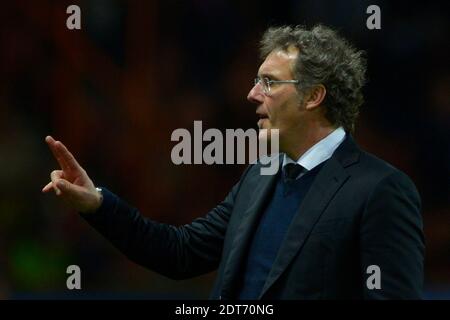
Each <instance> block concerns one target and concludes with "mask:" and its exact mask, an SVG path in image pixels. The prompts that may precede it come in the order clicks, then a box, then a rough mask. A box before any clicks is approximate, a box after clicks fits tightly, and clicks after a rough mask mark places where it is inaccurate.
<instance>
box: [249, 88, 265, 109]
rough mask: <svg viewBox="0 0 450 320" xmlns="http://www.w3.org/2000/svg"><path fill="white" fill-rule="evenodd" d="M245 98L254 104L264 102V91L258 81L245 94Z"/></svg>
mask: <svg viewBox="0 0 450 320" xmlns="http://www.w3.org/2000/svg"><path fill="white" fill-rule="evenodd" d="M247 100H248V101H250V102H251V103H255V104H261V103H263V102H264V92H263V90H262V86H261V84H260V83H257V84H255V85H254V86H253V88H252V89H251V90H250V92H249V93H248V95H247Z"/></svg>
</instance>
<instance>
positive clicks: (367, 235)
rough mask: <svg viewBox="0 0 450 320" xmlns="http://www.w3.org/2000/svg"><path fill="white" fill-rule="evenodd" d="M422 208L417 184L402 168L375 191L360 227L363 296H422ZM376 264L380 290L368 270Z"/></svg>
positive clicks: (386, 297) (372, 270) (389, 297)
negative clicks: (415, 184) (401, 170)
mask: <svg viewBox="0 0 450 320" xmlns="http://www.w3.org/2000/svg"><path fill="white" fill-rule="evenodd" d="M420 207H421V204H420V196H419V194H418V192H417V190H416V188H415V186H414V184H413V183H412V181H411V180H410V179H409V178H408V177H407V176H406V175H405V174H403V173H401V172H399V171H396V172H394V173H392V174H390V175H388V176H387V177H385V178H384V179H382V180H381V181H380V182H379V183H378V185H377V186H376V187H375V189H374V190H373V192H372V194H371V195H370V197H369V199H368V201H367V204H366V208H365V210H364V213H363V216H362V219H361V229H360V250H361V263H362V273H363V274H362V279H363V282H364V283H363V288H364V298H366V299H421V298H422V290H423V278H424V270H423V268H424V266H423V265H424V250H425V241H424V235H423V222H422V215H421V211H420ZM373 265H375V266H378V267H379V271H380V276H381V278H380V280H381V281H380V285H381V288H379V289H378V288H376V287H374V286H373V285H374V284H375V285H376V278H374V275H375V274H376V271H374V269H371V268H369V271H368V267H369V266H373ZM368 282H369V283H370V284H371V285H370V284H369V286H368ZM369 287H370V288H372V289H370V288H369Z"/></svg>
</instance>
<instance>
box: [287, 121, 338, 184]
mask: <svg viewBox="0 0 450 320" xmlns="http://www.w3.org/2000/svg"><path fill="white" fill-rule="evenodd" d="M344 139H345V130H344V128H342V127H339V128H337V129H335V130H334V131H333V132H332V133H330V134H329V135H328V136H326V137H325V138H323V139H322V140H320V141H319V142H317V143H316V144H315V145H313V146H312V147H311V148H309V149H308V150H307V151H306V152H305V153H304V154H302V155H301V156H300V158H299V159H298V160H297V161H294V160H292V159H291V158H290V157H289V156H288V155H286V154H284V157H283V169H284V166H285V165H287V164H288V163H298V164H299V165H301V166H302V167H303V168H305V169H306V170H308V171H310V170H312V169H314V168H315V167H317V166H318V165H319V164H321V163H322V162H324V161H325V160H328V159H329V158H331V156H332V155H333V152H334V151H335V150H336V149H337V147H339V145H340V144H341V143H342V141H344ZM305 173H306V172H303V173H302V174H300V175H299V176H298V177H297V179H298V178H300V177H301V176H302V175H303V174H305Z"/></svg>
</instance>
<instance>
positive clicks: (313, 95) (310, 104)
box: [305, 84, 327, 110]
mask: <svg viewBox="0 0 450 320" xmlns="http://www.w3.org/2000/svg"><path fill="white" fill-rule="evenodd" d="M326 94H327V89H326V88H325V86H324V85H323V84H318V85H315V86H314V87H312V88H311V89H310V90H309V92H308V94H307V95H306V97H305V98H306V99H305V109H306V110H314V109H316V108H317V107H319V106H320V105H321V104H322V102H323V101H324V100H325V95H326Z"/></svg>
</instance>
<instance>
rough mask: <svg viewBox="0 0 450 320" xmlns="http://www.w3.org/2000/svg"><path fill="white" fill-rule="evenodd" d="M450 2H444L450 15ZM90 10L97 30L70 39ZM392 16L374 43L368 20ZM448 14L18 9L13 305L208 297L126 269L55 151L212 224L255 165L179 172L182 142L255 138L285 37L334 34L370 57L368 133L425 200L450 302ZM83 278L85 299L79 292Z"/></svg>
mask: <svg viewBox="0 0 450 320" xmlns="http://www.w3.org/2000/svg"><path fill="white" fill-rule="evenodd" d="M442 3H444V2H442ZM71 4H77V5H79V6H80V7H81V12H82V30H79V31H76V30H73V31H71V30H68V29H67V28H66V19H67V17H68V14H66V8H67V7H68V6H69V5H71ZM371 4H377V5H379V6H380V8H381V26H382V29H381V30H368V29H367V27H366V19H367V17H368V16H369V15H368V14H366V8H367V7H368V6H369V5H371ZM447 12H448V11H446V9H445V8H444V7H443V6H442V5H441V4H440V3H439V2H434V3H433V2H431V1H425V2H423V3H422V4H414V3H412V2H397V1H396V2H395V4H394V3H393V1H389V2H388V1H362V0H351V1H350V0H346V1H318V0H307V1H301V0H299V1H292V0H290V1H267V0H264V1H253V0H252V1H225V0H195V1H193V0H191V1H174V0H166V1H144V0H142V1H137V0H136V1H118V0H116V1H113V0H91V1H50V0H40V1H20V0H19V1H9V2H5V3H3V2H2V3H1V12H0V21H1V22H0V133H1V134H0V298H4V299H9V298H61V297H63V298H64V297H69V298H76V297H85V298H97V297H99V298H115V297H120V298H206V297H207V296H208V293H209V290H210V288H211V285H212V281H213V278H214V274H209V275H205V276H203V277H199V278H195V279H192V280H188V281H181V282H177V281H172V280H168V279H166V278H164V277H161V276H159V275H157V274H155V273H153V272H151V271H148V270H145V269H144V268H142V267H139V266H137V265H135V264H133V263H131V262H129V261H127V259H126V258H125V257H124V256H122V255H121V254H120V253H119V252H118V251H116V250H115V249H114V248H113V247H112V246H111V245H110V244H109V243H108V242H106V241H105V240H104V239H103V238H102V237H101V236H100V235H98V234H97V233H96V232H95V231H94V230H93V229H92V228H90V227H89V226H88V225H87V224H86V223H85V222H84V221H83V220H82V219H80V217H79V216H78V215H77V214H76V213H75V212H72V211H70V210H68V209H67V208H66V207H64V206H63V205H62V204H61V203H60V202H59V201H58V200H57V199H56V197H55V196H54V195H52V194H50V195H44V194H42V193H41V189H42V187H43V186H44V185H45V184H46V183H47V182H48V180H49V173H50V172H51V171H52V170H53V169H55V168H57V164H56V162H55V161H54V159H53V158H52V156H51V153H50V152H49V150H48V149H47V146H46V144H45V142H44V138H45V136H46V135H48V134H51V135H53V136H54V137H55V138H56V139H59V140H61V141H63V142H64V143H65V144H66V145H67V146H68V147H69V149H70V150H71V151H72V152H73V153H74V155H75V156H76V157H77V159H78V160H79V162H80V163H81V165H82V166H83V167H84V168H85V169H86V170H87V172H88V173H89V175H90V176H91V178H92V179H93V180H94V182H95V183H96V185H103V186H107V187H108V188H109V189H110V190H112V191H114V192H115V193H117V194H119V195H120V196H121V197H122V198H124V199H125V200H127V201H128V202H129V203H132V204H133V205H134V206H136V207H138V208H139V209H140V210H141V212H142V213H143V214H144V215H145V216H148V217H150V218H152V219H155V220H158V221H162V222H167V223H173V224H177V225H179V224H184V223H188V222H190V221H191V220H192V219H193V218H195V217H197V216H201V215H204V214H205V213H206V212H208V210H209V209H211V208H212V207H214V206H215V205H216V204H217V203H218V202H219V201H221V200H222V199H223V198H224V196H225V195H226V194H227V192H228V191H229V189H230V188H231V186H232V185H233V184H234V183H235V182H236V181H237V180H238V179H239V176H240V174H241V173H242V171H243V170H244V168H245V166H243V165H221V166H219V165H213V166H208V165H190V166H189V165H182V166H176V165H174V164H172V162H171V158H170V151H171V148H172V147H173V146H174V145H175V143H174V142H171V141H170V136H171V133H172V131H173V130H175V129H177V128H187V129H188V130H189V131H191V132H192V130H193V121H194V120H202V121H203V127H204V130H205V129H206V128H219V129H222V130H223V129H225V128H244V129H246V128H256V121H257V119H256V116H255V107H254V106H253V105H251V104H250V103H248V102H247V101H246V95H247V92H248V91H249V90H250V88H251V87H252V81H253V78H254V76H255V74H256V72H257V68H258V66H259V63H260V61H259V59H258V50H257V48H258V41H259V39H260V37H261V35H262V33H263V31H264V30H265V29H266V28H267V27H268V26H271V25H281V24H307V25H313V24H315V23H319V22H320V23H323V24H326V25H329V26H332V27H334V28H337V29H338V30H339V31H340V32H341V33H342V34H343V35H344V36H346V37H347V38H349V39H350V40H351V41H352V42H353V43H354V44H355V45H356V46H357V47H358V48H361V49H364V50H366V51H367V56H368V79H369V82H368V85H367V86H366V88H365V96H366V103H365V104H364V106H363V108H362V110H361V117H360V120H359V123H358V125H357V128H356V131H355V138H356V140H357V141H358V142H359V143H360V145H362V146H363V147H364V148H366V149H367V150H368V151H369V152H371V153H374V154H376V155H377V156H379V157H381V158H383V159H385V160H387V161H388V162H390V163H392V164H393V165H395V166H396V167H398V168H399V169H401V170H402V171H404V172H406V173H407V174H408V175H409V176H410V177H411V178H412V179H413V181H414V182H415V183H416V185H417V187H418V189H419V191H420V193H421V195H422V200H423V214H424V223H425V234H426V242H427V252H426V283H425V287H426V297H427V298H450V206H449V201H448V200H449V194H450V188H449V187H450V173H449V171H450V141H449V140H450V134H449V128H450V126H449V124H450V121H449V119H450V71H449V62H448V59H449V53H450V52H449V51H450V50H449V43H448V39H449V38H450V37H449V19H448V13H447ZM71 264H76V265H79V266H80V268H81V270H82V290H81V291H78V292H73V291H69V290H67V289H66V277H67V274H66V268H67V266H68V265H71Z"/></svg>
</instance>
